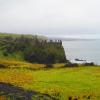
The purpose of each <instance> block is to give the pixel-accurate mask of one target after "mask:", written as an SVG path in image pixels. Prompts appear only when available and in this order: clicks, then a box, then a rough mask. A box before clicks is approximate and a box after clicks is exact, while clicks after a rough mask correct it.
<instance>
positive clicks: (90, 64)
mask: <svg viewBox="0 0 100 100" xmlns="http://www.w3.org/2000/svg"><path fill="white" fill-rule="evenodd" d="M83 65H84V66H95V64H94V62H91V63H84V64H83Z"/></svg>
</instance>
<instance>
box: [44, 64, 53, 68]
mask: <svg viewBox="0 0 100 100" xmlns="http://www.w3.org/2000/svg"><path fill="white" fill-rule="evenodd" d="M45 68H53V65H52V64H46V66H45Z"/></svg>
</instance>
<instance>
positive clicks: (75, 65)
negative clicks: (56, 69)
mask: <svg viewBox="0 0 100 100" xmlns="http://www.w3.org/2000/svg"><path fill="white" fill-rule="evenodd" d="M64 67H78V64H77V63H66V64H65V65H64Z"/></svg>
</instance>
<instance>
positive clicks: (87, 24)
mask: <svg viewBox="0 0 100 100" xmlns="http://www.w3.org/2000/svg"><path fill="white" fill-rule="evenodd" d="M99 4H100V0H0V31H1V32H14V33H18V32H19V33H35V32H39V33H43V34H47V35H48V34H49V35H50V34H51V35H57V34H59V35H61V34H62V35H67V34H100V33H99V32H100V28H99V26H100V13H99V10H100V6H99Z"/></svg>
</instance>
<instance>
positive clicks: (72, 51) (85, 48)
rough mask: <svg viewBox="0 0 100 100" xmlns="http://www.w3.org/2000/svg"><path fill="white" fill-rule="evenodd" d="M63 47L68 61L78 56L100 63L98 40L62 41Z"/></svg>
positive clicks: (99, 41) (99, 44)
mask: <svg viewBox="0 0 100 100" xmlns="http://www.w3.org/2000/svg"><path fill="white" fill-rule="evenodd" d="M63 47H64V49H65V53H66V57H67V59H69V60H70V61H73V60H74V59H76V58H78V59H83V60H87V61H89V62H94V63H96V64H99V65H100V40H81V41H80V40H78V41H64V42H63Z"/></svg>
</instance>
